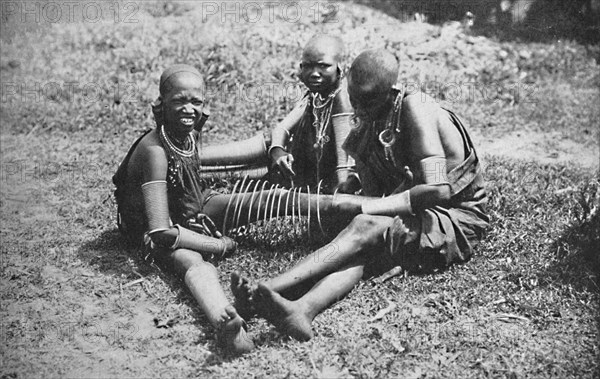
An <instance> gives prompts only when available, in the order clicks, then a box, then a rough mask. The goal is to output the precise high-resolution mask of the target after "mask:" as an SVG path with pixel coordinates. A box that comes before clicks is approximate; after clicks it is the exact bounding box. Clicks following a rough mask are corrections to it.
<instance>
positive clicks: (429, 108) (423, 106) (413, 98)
mask: <svg viewBox="0 0 600 379" xmlns="http://www.w3.org/2000/svg"><path fill="white" fill-rule="evenodd" d="M442 115H443V110H442V108H441V107H440V105H439V104H438V103H437V102H436V101H435V100H434V99H433V98H432V97H430V96H429V95H427V94H425V93H422V92H417V93H413V94H409V95H408V96H406V97H405V98H404V100H403V101H402V116H401V117H402V118H403V121H404V123H405V124H406V125H407V126H409V127H410V128H411V129H415V128H417V129H421V128H433V129H436V127H437V125H438V124H439V122H440V120H441V117H442Z"/></svg>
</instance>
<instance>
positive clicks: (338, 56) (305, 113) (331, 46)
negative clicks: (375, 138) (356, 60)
mask: <svg viewBox="0 0 600 379" xmlns="http://www.w3.org/2000/svg"><path fill="white" fill-rule="evenodd" d="M342 56H343V46H342V42H341V40H340V39H339V38H338V37H333V36H329V35H316V36H313V37H312V38H311V39H310V40H309V41H308V43H307V44H306V47H305V48H304V51H303V53H302V61H301V63H300V80H301V81H302V83H304V84H305V85H306V86H307V87H308V92H307V94H306V95H305V96H304V98H303V99H302V101H300V102H299V104H298V105H297V106H296V107H295V108H294V109H293V110H292V111H291V112H290V113H289V114H288V115H287V116H286V117H285V118H284V119H283V120H282V121H281V122H280V123H279V124H278V125H277V126H275V127H274V128H273V130H272V132H271V147H270V148H269V156H270V158H271V161H272V166H273V168H272V170H271V171H270V173H269V177H270V181H271V182H277V183H279V184H282V185H286V186H288V187H294V186H296V187H302V186H306V185H309V186H310V187H312V188H316V186H317V184H318V182H319V181H320V180H321V179H322V180H323V183H324V188H325V191H326V192H331V191H333V190H334V189H335V188H337V189H339V190H341V191H342V192H354V191H355V190H357V189H358V188H359V186H358V177H357V176H356V174H355V173H354V162H353V160H352V158H350V157H349V156H348V154H346V152H345V151H344V149H342V144H343V143H344V141H345V139H346V136H347V135H348V133H349V132H350V124H349V121H350V117H351V116H352V107H351V106H350V101H349V100H348V91H347V89H346V83H345V80H343V79H342V70H341V67H340V62H341V60H342Z"/></svg>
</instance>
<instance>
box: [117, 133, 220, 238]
mask: <svg viewBox="0 0 600 379" xmlns="http://www.w3.org/2000/svg"><path fill="white" fill-rule="evenodd" d="M149 132H150V130H148V131H146V132H145V133H144V134H143V135H142V136H141V137H139V138H138V139H137V140H136V141H135V142H134V143H133V145H132V146H131V148H130V149H129V151H128V153H127V155H126V156H125V158H124V159H123V161H122V162H121V164H120V165H119V168H118V170H117V172H116V174H115V175H114V176H113V183H114V184H115V186H116V189H115V198H116V201H117V224H118V226H119V230H120V231H121V233H122V234H123V236H124V237H125V238H126V239H127V240H128V241H129V242H130V243H132V244H136V245H139V244H142V243H144V234H145V233H146V232H147V231H148V222H147V219H146V215H145V213H144V203H143V198H142V194H141V185H142V184H143V183H141V182H133V181H132V180H128V178H127V171H128V167H129V161H130V159H131V155H132V154H133V152H134V151H135V149H136V147H137V146H138V144H139V142H140V141H141V140H142V138H144V137H145V136H146V135H147V134H148V133H149ZM196 138H197V137H196ZM163 148H164V149H165V153H166V155H167V161H168V168H167V177H166V178H165V180H166V181H167V198H168V202H169V217H170V219H171V222H172V223H173V224H180V225H183V226H186V224H187V221H188V220H189V219H190V218H194V217H195V216H196V215H197V214H198V213H201V212H202V209H203V207H204V204H206V201H207V200H208V198H210V197H211V196H212V195H213V194H214V192H213V191H212V190H211V189H210V188H207V185H206V183H205V181H204V180H203V179H202V178H201V177H200V159H199V158H198V156H197V155H194V156H193V157H191V158H184V157H181V156H179V155H177V154H175V153H172V152H170V151H169V149H168V148H167V147H165V146H163Z"/></svg>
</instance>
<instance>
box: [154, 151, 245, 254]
mask: <svg viewBox="0 0 600 379" xmlns="http://www.w3.org/2000/svg"><path fill="white" fill-rule="evenodd" d="M142 154H143V156H142V159H143V160H142V161H143V162H145V164H144V166H143V173H142V174H143V182H144V183H143V184H142V195H143V198H144V208H145V210H144V212H145V214H146V219H147V220H148V234H149V236H150V239H151V240H152V242H153V243H155V244H156V245H158V246H162V247H168V248H171V249H177V248H187V249H190V250H194V251H197V252H200V253H210V254H225V253H227V252H229V251H233V250H235V247H236V245H235V242H233V240H231V239H229V238H226V237H224V238H213V237H209V236H205V235H202V234H199V233H196V232H194V231H192V230H189V229H186V228H183V227H182V226H180V225H175V226H173V225H171V220H170V218H169V203H168V196H167V182H166V180H165V178H166V177H167V159H166V156H165V153H164V151H163V149H162V147H160V146H157V145H153V146H146V147H145V148H144V150H143V153H142Z"/></svg>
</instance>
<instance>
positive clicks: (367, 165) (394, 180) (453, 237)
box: [345, 110, 489, 271]
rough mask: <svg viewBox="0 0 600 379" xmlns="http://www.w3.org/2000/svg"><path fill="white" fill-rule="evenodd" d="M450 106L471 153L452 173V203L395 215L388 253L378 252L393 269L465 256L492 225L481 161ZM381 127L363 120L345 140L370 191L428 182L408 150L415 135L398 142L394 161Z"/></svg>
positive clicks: (425, 265) (383, 192)
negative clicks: (414, 175) (421, 178)
mask: <svg viewBox="0 0 600 379" xmlns="http://www.w3.org/2000/svg"><path fill="white" fill-rule="evenodd" d="M446 111H447V112H448V113H449V116H450V118H451V119H452V122H453V124H454V125H455V126H456V128H457V129H458V130H459V131H460V133H461V135H462V137H463V142H464V148H465V156H466V157H467V158H466V159H465V160H464V161H463V162H462V163H461V164H460V165H458V166H457V167H455V168H454V169H453V170H451V171H450V172H448V173H447V180H448V182H449V184H450V189H451V195H452V197H451V200H450V205H449V206H448V207H447V208H445V207H441V206H435V207H432V208H428V209H425V210H423V211H421V212H418V213H417V214H416V215H415V216H410V217H398V216H397V217H395V219H394V223H393V225H392V227H390V228H389V230H388V232H387V235H386V244H387V247H386V253H385V254H381V255H380V256H379V257H378V258H377V260H379V261H380V262H378V263H380V264H382V265H383V266H385V267H386V268H387V269H389V268H390V265H391V266H396V265H399V266H402V268H404V269H405V270H408V271H416V270H419V269H425V270H429V269H433V268H440V267H446V266H448V265H450V264H452V263H459V262H465V261H467V260H468V259H470V257H471V256H472V254H473V248H474V247H475V246H476V245H477V243H478V242H479V241H480V240H481V238H482V237H483V234H484V232H485V230H486V229H487V227H488V223H489V217H488V215H487V214H486V211H485V203H486V201H487V197H486V192H485V189H484V181H483V176H482V172H481V164H480V162H479V159H478V157H477V154H476V152H475V148H474V146H473V144H472V142H471V139H470V137H469V135H468V134H467V131H466V129H465V127H464V125H463V123H462V122H461V120H460V119H459V118H458V117H457V116H456V115H455V114H454V113H452V112H451V111H449V110H446ZM381 130H382V129H379V130H377V128H372V127H371V128H369V127H368V125H359V126H358V127H357V128H355V129H354V130H352V131H351V132H350V135H349V136H348V139H347V140H346V144H345V148H346V150H347V151H348V153H349V154H351V155H353V156H354V158H355V159H356V163H357V171H358V173H359V176H360V178H361V182H362V183H363V191H364V194H365V195H367V196H378V197H379V196H382V195H385V196H387V195H390V194H392V193H399V192H402V191H404V190H406V189H409V188H411V187H412V186H414V185H417V184H421V183H422V182H421V183H420V182H419V178H416V180H413V178H412V176H411V175H409V174H408V173H409V172H417V169H418V168H417V167H411V162H410V161H409V159H408V158H409V157H407V156H406V152H408V151H409V150H408V149H407V146H406V144H407V143H408V142H409V141H407V140H406V139H402V138H400V139H399V140H398V143H396V144H395V145H394V147H393V154H394V156H395V159H396V166H394V165H393V163H392V162H391V161H389V160H387V159H386V158H385V154H384V151H383V150H384V149H383V147H382V146H381V144H380V142H379V140H378V135H379V132H380V131H381ZM417 163H418V162H416V163H412V165H415V164H417Z"/></svg>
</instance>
